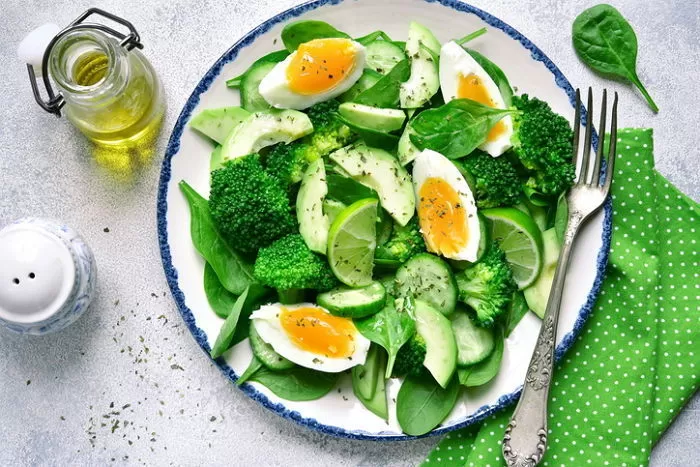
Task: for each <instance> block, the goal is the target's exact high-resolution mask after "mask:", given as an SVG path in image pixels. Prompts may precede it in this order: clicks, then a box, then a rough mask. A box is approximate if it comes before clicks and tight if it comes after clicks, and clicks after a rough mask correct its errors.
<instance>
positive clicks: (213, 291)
mask: <svg viewBox="0 0 700 467" xmlns="http://www.w3.org/2000/svg"><path fill="white" fill-rule="evenodd" d="M204 293H205V294H206V296H207V301H208V302H209V306H211V308H212V310H214V313H216V315H217V316H218V317H219V318H226V317H227V316H228V315H229V314H231V310H232V309H233V305H234V304H235V303H236V299H237V298H238V297H237V296H236V295H234V294H232V293H231V292H229V291H228V290H226V289H225V288H224V286H223V285H221V281H220V280H219V277H218V276H217V275H216V272H215V271H214V268H212V267H211V266H210V265H209V263H206V264H205V265H204Z"/></svg>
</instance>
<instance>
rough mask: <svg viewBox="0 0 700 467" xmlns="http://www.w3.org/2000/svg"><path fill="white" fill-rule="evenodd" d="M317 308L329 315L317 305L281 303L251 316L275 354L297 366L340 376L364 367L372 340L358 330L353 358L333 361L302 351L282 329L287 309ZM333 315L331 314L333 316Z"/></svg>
mask: <svg viewBox="0 0 700 467" xmlns="http://www.w3.org/2000/svg"><path fill="white" fill-rule="evenodd" d="M305 307H309V308H317V309H320V310H323V311H325V312H326V313H329V312H328V311H327V310H326V309H324V308H322V307H320V306H318V305H316V304H314V303H300V304H297V305H282V304H281V303H272V304H269V305H263V306H262V307H260V308H259V309H258V310H256V311H254V312H253V313H252V314H251V315H250V319H252V320H253V325H254V326H255V330H256V331H257V332H258V335H259V336H260V338H261V339H262V340H263V341H265V342H267V343H268V344H270V345H271V346H272V348H273V349H275V352H277V353H278V354H280V355H282V356H283V357H285V358H286V359H288V360H290V361H292V362H294V363H296V364H297V365H300V366H303V367H306V368H311V369H313V370H318V371H323V372H325V373H339V372H341V371H345V370H347V369H348V368H352V367H354V366H355V365H362V364H364V363H365V360H366V359H367V351H368V350H369V346H370V341H369V339H367V338H366V337H365V336H363V335H362V334H360V332H359V331H357V330H356V332H355V335H354V336H353V342H354V344H355V350H354V351H353V353H352V355H350V356H349V357H343V358H333V357H327V356H325V355H319V354H317V353H314V352H309V351H308V350H304V349H301V348H300V347H298V346H297V345H296V344H294V343H293V342H292V341H291V340H289V337H288V336H287V333H286V332H285V331H284V329H283V328H282V324H281V323H280V319H279V315H280V312H281V311H282V308H285V309H287V310H295V309H298V308H305ZM329 314H330V313H329Z"/></svg>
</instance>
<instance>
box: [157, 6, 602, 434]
mask: <svg viewBox="0 0 700 467" xmlns="http://www.w3.org/2000/svg"><path fill="white" fill-rule="evenodd" d="M396 1H397V2H398V3H400V2H401V1H403V2H405V3H406V4H412V5H413V6H415V4H423V5H425V4H427V3H430V4H439V5H442V7H445V8H446V9H451V10H454V11H455V12H459V14H463V15H471V16H473V17H476V18H478V19H479V20H480V21H482V22H483V23H485V24H486V25H487V26H489V27H490V28H492V29H493V30H500V31H502V32H503V33H505V34H506V35H507V36H509V38H510V39H512V40H514V41H516V42H518V43H519V44H521V46H522V47H524V48H525V49H526V50H527V51H529V54H530V56H531V59H532V61H535V62H539V63H540V64H541V65H544V67H546V69H547V70H548V71H549V73H550V74H551V75H550V77H551V78H553V81H554V83H556V86H558V87H559V88H560V90H563V92H564V93H565V94H566V96H568V102H569V103H570V104H571V106H572V107H573V103H574V98H575V97H574V90H573V88H572V86H571V84H570V83H569V81H568V80H567V79H566V78H565V77H564V75H563V74H562V72H561V71H560V70H559V69H558V68H557V66H556V65H554V63H552V61H551V60H550V59H549V58H548V57H547V56H546V55H545V54H544V53H543V52H542V51H541V50H540V49H539V48H537V46H535V45H534V44H533V43H532V42H531V41H530V40H528V39H527V38H526V37H525V36H524V35H522V34H521V33H520V32H518V31H517V30H515V29H514V28H513V27H511V26H509V25H508V24H506V23H504V22H503V21H501V20H500V19H498V18H496V17H494V16H492V15H490V14H489V13H486V12H485V11H483V10H480V9H478V8H475V7H473V6H471V5H468V4H466V3H462V2H458V1H455V0H396ZM342 3H348V4H349V3H355V2H353V1H352V0H345V2H344V1H343V0H316V1H311V2H308V3H304V4H302V5H299V6H296V7H293V8H291V9H289V10H286V11H284V12H282V13H280V14H278V15H276V16H274V17H272V18H270V19H269V20H267V21H265V22H264V23H262V24H260V25H259V26H258V27H256V28H255V29H253V30H252V31H250V32H249V33H248V34H246V35H245V36H244V37H243V38H242V39H241V40H239V41H238V42H237V43H236V44H234V45H233V47H231V48H230V49H229V50H228V51H227V52H226V53H224V55H222V56H221V58H219V59H218V60H217V61H216V63H214V65H213V66H212V67H211V68H210V69H209V71H207V72H206V74H205V75H204V77H203V78H202V79H201V81H200V82H199V84H197V86H196V88H195V89H194V91H193V92H192V94H191V95H190V97H189V98H188V100H187V102H186V103H185V105H184V107H183V109H182V112H181V113H180V116H179V117H178V120H177V122H176V124H175V127H174V129H173V132H172V134H171V136H170V140H169V142H168V146H167V150H166V153H165V158H164V160H163V165H162V169H161V175H160V182H159V188H158V201H157V203H158V205H157V219H158V240H159V244H160V251H161V258H162V262H163V268H164V271H165V276H166V278H167V281H168V285H169V286H170V290H171V291H172V294H173V297H174V299H175V302H176V303H177V306H178V310H179V312H180V314H181V315H182V318H183V320H184V321H185V323H186V324H187V327H188V329H189V330H190V332H191V333H192V335H193V336H194V338H195V340H196V341H197V343H198V344H199V345H200V346H201V347H202V349H203V350H204V351H205V352H206V353H207V356H208V351H209V349H210V346H209V343H208V342H209V341H208V337H207V334H206V333H205V331H204V330H203V329H202V328H201V327H200V326H198V323H197V320H196V318H195V314H194V313H193V312H192V310H191V309H190V308H189V307H188V305H187V303H186V297H185V293H184V292H183V290H182V287H181V284H180V282H179V275H178V270H177V269H176V268H175V266H174V264H173V255H172V251H171V235H170V234H171V232H169V231H168V219H167V217H168V193H169V189H171V188H174V184H173V182H172V180H171V179H172V172H173V159H174V157H176V156H177V155H178V153H179V151H180V148H181V143H182V140H183V133H184V132H185V130H186V126H187V122H188V121H189V119H190V117H191V116H192V114H193V111H194V110H195V108H196V107H197V106H198V105H199V104H200V99H201V98H202V95H203V94H204V93H206V92H207V91H209V90H210V88H211V87H212V84H213V83H215V82H216V81H217V80H218V79H220V78H221V76H220V75H221V73H222V70H223V69H224V67H225V66H227V65H228V64H230V63H232V62H233V61H234V60H235V59H236V58H237V57H238V56H239V54H240V53H241V52H242V51H244V50H245V49H246V48H248V47H250V46H251V45H253V44H254V43H255V42H256V41H257V40H258V39H259V38H260V37H261V36H262V35H264V34H266V33H267V32H268V31H270V30H271V29H272V28H274V27H275V26H277V25H280V24H281V23H286V22H288V21H290V20H293V19H295V18H297V17H299V16H301V15H306V14H307V13H310V16H309V17H313V15H314V13H316V10H318V9H319V8H321V7H324V6H335V5H340V4H342ZM365 3H368V2H365ZM380 3H384V2H380ZM404 18H405V17H404ZM409 19H410V18H406V19H405V20H404V22H405V23H406V27H407V25H408V21H409ZM416 19H418V20H419V21H422V18H416ZM339 29H343V28H342V27H339ZM375 29H383V27H382V25H381V24H377V25H376V27H373V28H369V30H375ZM359 32H363V33H364V32H369V31H359ZM487 36H488V35H487ZM251 62H252V60H251ZM249 63H250V62H248V63H246V64H245V65H244V66H243V65H242V69H245V67H246V66H247V65H248V64H249ZM506 74H509V73H508V71H507V70H506ZM224 78H225V77H224ZM231 105H233V104H231ZM572 113H573V112H572ZM207 158H208V154H206V157H205V158H204V159H202V160H207ZM203 165H206V166H208V163H207V162H205V163H204V164H203ZM207 173H208V172H207ZM611 222H612V206H611V203H610V201H608V203H606V205H605V210H604V214H603V215H602V216H601V218H600V219H599V220H598V221H597V225H596V231H595V232H594V233H593V235H595V236H596V242H597V243H599V244H600V246H599V248H598V254H597V257H596V258H595V264H592V265H591V269H590V271H591V273H590V274H589V275H590V276H592V275H593V273H594V274H595V277H594V278H592V286H591V287H590V289H589V291H588V293H587V295H586V296H585V298H584V299H582V300H580V302H579V303H580V304H581V305H580V308H579V309H578V311H577V312H574V313H575V314H574V315H573V318H572V319H571V322H570V323H569V324H570V326H569V328H568V329H567V328H562V326H561V325H560V330H563V331H566V334H565V335H564V336H563V337H560V339H559V344H558V346H557V348H556V358H557V359H560V358H561V357H562V355H563V354H564V353H565V352H566V351H567V350H568V349H569V348H570V347H571V346H572V344H573V343H574V341H575V340H576V338H577V337H578V335H579V334H580V332H581V329H582V328H583V325H584V323H585V321H586V320H587V318H588V316H589V315H590V313H591V310H592V307H593V305H594V303H595V300H596V297H597V295H598V292H599V290H600V287H601V284H602V280H603V276H604V272H605V266H606V264H607V259H608V252H609V249H610V237H611ZM187 228H188V223H185V224H184V225H178V226H177V229H178V230H182V229H185V230H186V229H187ZM192 249H193V247H192ZM586 254H587V253H586ZM581 256H583V254H582V255H581ZM588 256H590V255H588ZM575 259H576V255H574V260H575ZM200 277H201V276H200ZM589 279H590V278H589ZM200 284H201V281H200ZM577 307H578V305H577ZM535 333H536V332H535ZM560 335H561V332H560ZM534 337H535V338H536V335H535V336H534ZM531 340H532V346H533V347H534V338H532V339H531ZM526 360H529V353H528V356H527V358H526ZM215 364H216V365H217V367H218V368H219V369H220V370H221V371H222V372H223V373H224V374H225V375H226V376H227V377H228V378H229V379H230V380H231V381H234V382H235V381H236V380H237V379H238V375H237V374H236V372H235V371H234V370H233V369H232V368H231V366H229V364H227V363H226V362H224V361H222V360H221V359H220V360H217V361H215ZM526 364H527V362H526V363H525V365H526ZM521 388H522V385H516V386H513V390H512V391H509V392H507V393H503V395H500V396H499V397H498V398H495V397H494V399H495V400H494V401H493V402H491V403H489V404H485V405H483V406H480V407H479V408H477V409H476V410H472V411H471V412H470V413H468V414H466V415H465V416H464V417H462V418H461V419H459V420H454V421H452V423H450V424H449V425H448V426H440V427H438V428H436V429H435V430H433V431H432V432H430V433H428V434H426V435H423V436H434V435H441V434H445V433H447V432H449V431H453V430H456V429H459V428H463V427H466V426H468V425H471V424H474V423H476V422H478V421H480V420H483V419H484V418H486V417H488V416H489V415H491V414H493V413H495V412H497V411H499V410H501V409H503V408H504V407H507V406H509V405H510V404H512V403H514V402H515V401H517V399H518V397H519V395H520V390H521ZM241 390H242V391H243V392H244V393H245V394H246V395H248V396H249V397H250V398H252V399H253V400H255V401H257V402H259V403H260V404H261V405H263V406H264V407H266V408H267V409H269V410H271V411H273V412H275V413H277V414H279V415H281V416H282V417H284V418H287V419H289V420H293V421H294V422H296V423H298V424H300V425H302V426H305V427H308V428H311V429H314V430H317V431H320V432H323V433H326V434H330V435H334V436H339V437H345V438H351V439H364V440H381V441H385V440H407V439H414V438H416V437H412V436H406V435H402V434H400V433H396V432H394V431H381V430H380V431H372V432H370V431H365V430H362V429H347V428H343V427H341V426H335V425H332V424H329V423H321V422H319V421H317V420H316V419H315V418H313V417H309V416H306V415H304V414H303V413H302V412H303V410H293V409H290V408H288V407H287V406H286V405H285V403H284V402H283V401H282V402H275V401H273V400H271V398H270V397H268V395H266V394H264V393H263V392H261V391H260V390H258V388H257V387H255V386H253V385H251V384H244V385H243V386H242V387H241ZM312 403H313V401H312V402H308V403H307V404H312ZM367 413H368V414H369V412H367Z"/></svg>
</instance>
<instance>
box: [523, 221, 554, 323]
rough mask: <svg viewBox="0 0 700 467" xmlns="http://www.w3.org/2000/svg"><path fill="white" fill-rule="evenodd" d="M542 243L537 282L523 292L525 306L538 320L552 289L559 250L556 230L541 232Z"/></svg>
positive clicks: (541, 315)
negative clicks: (540, 266) (542, 248)
mask: <svg viewBox="0 0 700 467" xmlns="http://www.w3.org/2000/svg"><path fill="white" fill-rule="evenodd" d="M542 243H543V245H544V257H543V259H542V271H540V275H539V276H537V280H536V281H535V282H534V283H533V284H532V285H531V286H530V287H528V288H526V289H525V290H523V293H524V295H525V301H526V302H527V306H528V307H530V310H532V311H533V312H534V313H535V314H536V315H537V316H539V317H540V318H544V312H545V310H546V309H547V301H548V300H549V291H550V290H551V289H552V282H554V272H555V271H556V270H557V261H558V260H559V251H560V250H561V245H560V244H559V238H557V231H556V229H554V228H552V229H549V230H545V231H544V232H542Z"/></svg>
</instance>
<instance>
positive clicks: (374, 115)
mask: <svg viewBox="0 0 700 467" xmlns="http://www.w3.org/2000/svg"><path fill="white" fill-rule="evenodd" d="M338 112H339V113H340V115H342V116H343V117H344V118H345V119H346V120H347V121H348V122H351V123H353V125H360V126H363V127H365V128H369V129H372V130H375V131H382V132H391V131H394V130H400V129H401V127H403V123H404V122H405V121H406V114H405V113H404V112H403V110H399V109H382V108H379V107H372V106H369V105H364V104H357V103H354V102H346V103H344V104H340V107H338Z"/></svg>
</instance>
